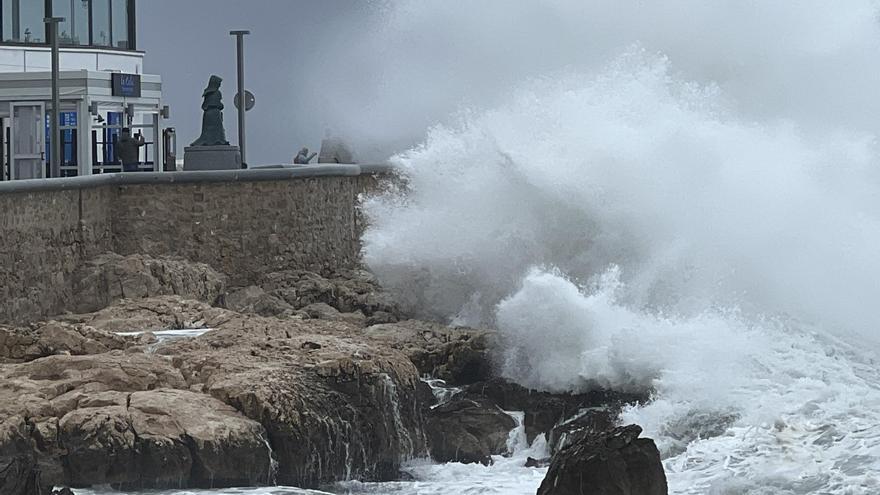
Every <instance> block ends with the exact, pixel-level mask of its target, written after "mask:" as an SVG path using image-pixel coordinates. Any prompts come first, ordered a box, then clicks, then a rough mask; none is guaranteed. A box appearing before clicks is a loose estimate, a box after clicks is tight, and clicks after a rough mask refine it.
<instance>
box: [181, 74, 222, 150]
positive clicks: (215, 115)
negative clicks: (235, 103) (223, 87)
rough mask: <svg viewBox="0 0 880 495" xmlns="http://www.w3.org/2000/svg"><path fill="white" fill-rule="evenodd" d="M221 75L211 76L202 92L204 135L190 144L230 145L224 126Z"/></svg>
mask: <svg viewBox="0 0 880 495" xmlns="http://www.w3.org/2000/svg"><path fill="white" fill-rule="evenodd" d="M222 82H223V79H221V78H220V76H211V79H210V80H209V81H208V87H207V88H205V92H204V93H202V97H203V98H204V101H203V102H202V110H203V111H204V114H202V135H201V136H199V138H198V139H196V140H195V141H193V143H192V144H191V145H190V146H217V145H227V146H228V145H229V141H227V140H226V130H225V129H224V128H223V95H222V94H221V93H220V83H222Z"/></svg>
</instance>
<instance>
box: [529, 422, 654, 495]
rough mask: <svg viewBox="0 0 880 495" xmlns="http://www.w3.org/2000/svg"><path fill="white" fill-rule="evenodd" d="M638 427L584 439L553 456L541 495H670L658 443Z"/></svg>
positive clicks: (620, 428) (629, 427) (539, 493)
mask: <svg viewBox="0 0 880 495" xmlns="http://www.w3.org/2000/svg"><path fill="white" fill-rule="evenodd" d="M641 432H642V429H641V427H639V426H637V425H630V426H622V427H618V428H615V429H614V430H612V431H610V432H606V433H603V434H600V435H598V436H595V437H584V438H582V439H580V440H579V441H578V442H576V443H574V444H571V445H569V446H568V447H566V448H564V449H562V450H560V451H559V452H557V453H556V454H555V455H554V456H553V460H552V462H551V463H550V469H549V470H548V472H547V476H546V477H545V478H544V481H543V482H542V483H541V487H540V488H539V489H538V495H580V494H583V493H590V494H595V495H666V494H667V493H668V492H667V486H666V474H665V473H664V471H663V464H662V463H661V461H660V453H659V452H658V451H657V446H656V445H654V441H653V440H651V439H648V438H638V437H639V435H640V434H641Z"/></svg>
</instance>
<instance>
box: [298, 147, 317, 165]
mask: <svg viewBox="0 0 880 495" xmlns="http://www.w3.org/2000/svg"><path fill="white" fill-rule="evenodd" d="M315 155H317V153H312V154H311V155H310V154H309V149H308V148H305V147H304V148H303V149H301V150H299V153H297V154H296V158H294V159H293V163H295V164H297V165H307V164H308V163H309V162H311V161H312V159H313V158H315Z"/></svg>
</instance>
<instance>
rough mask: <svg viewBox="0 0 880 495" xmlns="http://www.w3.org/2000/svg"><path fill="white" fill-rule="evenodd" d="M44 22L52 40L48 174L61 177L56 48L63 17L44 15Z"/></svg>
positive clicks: (59, 97) (58, 63) (57, 55)
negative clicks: (50, 146)
mask: <svg viewBox="0 0 880 495" xmlns="http://www.w3.org/2000/svg"><path fill="white" fill-rule="evenodd" d="M43 22H45V23H46V32H47V33H48V34H49V39H50V41H51V42H52V111H51V112H50V114H49V115H50V122H51V129H52V132H51V134H50V141H49V142H50V143H51V145H52V152H51V154H50V156H49V159H50V160H51V161H50V166H49V176H50V177H61V131H60V127H61V124H60V122H59V117H60V115H61V93H60V90H59V88H58V82H59V78H60V73H59V71H60V69H59V65H60V61H59V59H60V57H59V49H58V23H59V22H64V18H63V17H46V18H44V19H43Z"/></svg>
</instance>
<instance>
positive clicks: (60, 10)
mask: <svg viewBox="0 0 880 495" xmlns="http://www.w3.org/2000/svg"><path fill="white" fill-rule="evenodd" d="M52 15H53V16H54V17H63V18H64V22H62V23H61V24H59V25H58V41H59V42H60V43H61V44H62V45H74V46H81V45H88V44H89V0H53V1H52Z"/></svg>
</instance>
